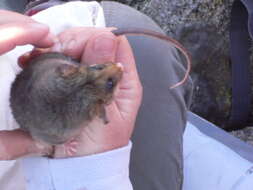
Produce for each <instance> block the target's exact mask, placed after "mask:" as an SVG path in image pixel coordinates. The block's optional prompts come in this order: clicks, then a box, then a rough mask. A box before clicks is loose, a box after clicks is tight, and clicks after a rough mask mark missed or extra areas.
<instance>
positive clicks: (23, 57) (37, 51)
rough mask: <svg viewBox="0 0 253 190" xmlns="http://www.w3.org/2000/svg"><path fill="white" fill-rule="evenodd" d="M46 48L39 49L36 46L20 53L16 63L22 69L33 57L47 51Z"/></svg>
mask: <svg viewBox="0 0 253 190" xmlns="http://www.w3.org/2000/svg"><path fill="white" fill-rule="evenodd" d="M47 51H48V49H40V48H36V49H33V50H32V51H29V52H27V53H25V54H23V55H21V56H20V57H19V58H18V65H19V66H20V67H21V68H22V69H24V68H26V67H27V66H28V63H29V62H30V61H31V60H32V59H34V58H35V57H37V56H39V55H41V54H43V53H45V52H47Z"/></svg>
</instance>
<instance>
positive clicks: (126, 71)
mask: <svg viewBox="0 0 253 190" xmlns="http://www.w3.org/2000/svg"><path fill="white" fill-rule="evenodd" d="M111 30H112V28H103V29H102V28H87V27H80V28H73V29H70V30H67V31H65V32H63V33H61V34H60V35H59V36H58V42H57V43H56V44H55V45H54V46H53V47H52V48H51V51H59V52H63V53H64V54H67V55H69V56H71V57H73V58H75V59H79V60H80V61H81V64H88V65H91V64H102V63H105V62H120V63H121V64H122V66H123V77H122V79H121V81H120V82H119V84H118V87H117V90H116V91H115V93H114V98H113V101H112V102H111V103H110V104H109V105H107V106H106V115H107V118H108V120H109V123H108V124H106V125H105V124H104V123H103V122H102V121H101V119H99V118H96V119H94V120H93V121H92V122H91V123H90V124H89V125H87V126H83V128H82V130H81V132H80V133H79V135H78V136H76V137H75V138H74V139H70V141H69V142H67V143H65V144H64V145H58V146H55V147H54V155H53V156H54V157H56V158H64V157H76V156H85V155H91V154H96V153H102V152H106V151H110V150H113V149H116V148H119V147H123V146H125V145H127V144H128V142H129V139H130V137H131V135H132V132H133V129H134V125H135V119H136V116H137V112H138V109H139V106H140V103H141V99H142V86H141V83H140V80H139V77H138V73H137V69H136V65H135V60H134V57H133V54H132V50H131V47H130V45H129V43H128V41H127V39H126V38H125V37H124V36H120V37H116V36H115V35H114V34H112V33H111ZM2 133H3V132H2ZM2 133H1V132H0V137H1V135H3V134H2ZM5 133H6V132H5ZM15 133H16V134H15ZM18 133H19V134H18ZM7 134H8V139H9V140H10V139H11V138H12V136H13V137H14V135H16V137H17V136H19V138H16V139H18V140H16V141H12V145H10V144H8V143H6V142H5V141H2V140H4V138H3V139H1V138H0V145H1V144H2V145H4V147H5V148H4V149H3V148H2V150H1V146H0V159H5V158H4V157H7V156H8V159H16V158H18V157H22V156H24V155H27V154H37V155H45V154H46V153H49V152H51V151H52V150H51V148H50V146H47V145H45V144H41V143H39V142H36V141H35V140H33V139H32V138H31V136H29V135H28V134H24V132H20V131H19V130H17V131H12V132H8V133H7ZM20 134H21V135H20ZM5 136H6V134H5ZM5 139H6V138H5ZM22 139H23V140H22ZM13 140H14V139H13ZM1 141H2V142H1ZM15 143H18V144H19V145H21V144H22V145H21V146H19V147H20V148H19V149H18V148H16V150H14V149H15ZM13 144H14V145H13ZM6 146H7V147H10V149H9V151H8V148H6ZM3 150H7V154H5V155H4V154H2V157H1V152H2V151H3ZM13 152H15V154H14V153H13ZM6 155H7V156H6Z"/></svg>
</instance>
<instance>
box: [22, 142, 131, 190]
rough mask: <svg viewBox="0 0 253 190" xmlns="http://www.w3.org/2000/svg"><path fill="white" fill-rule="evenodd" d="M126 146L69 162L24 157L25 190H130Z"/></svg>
mask: <svg viewBox="0 0 253 190" xmlns="http://www.w3.org/2000/svg"><path fill="white" fill-rule="evenodd" d="M130 150H131V142H130V143H129V144H128V146H126V147H123V148H119V149H116V150H113V151H109V152H105V153H102V154H95V155H91V156H85V157H80V158H79V157H78V158H70V159H48V158H41V157H38V158H36V157H35V158H26V159H24V160H23V162H22V163H23V168H24V172H25V176H26V182H27V190H51V189H52V190H132V185H131V183H130V180H129V173H128V171H129V159H130Z"/></svg>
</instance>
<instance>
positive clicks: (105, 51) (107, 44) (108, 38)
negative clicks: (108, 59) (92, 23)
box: [93, 33, 116, 56]
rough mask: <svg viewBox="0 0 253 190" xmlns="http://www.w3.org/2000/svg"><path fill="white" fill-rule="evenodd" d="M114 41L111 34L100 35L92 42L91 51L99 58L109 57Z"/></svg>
mask: <svg viewBox="0 0 253 190" xmlns="http://www.w3.org/2000/svg"><path fill="white" fill-rule="evenodd" d="M115 46H116V39H115V37H114V36H113V34H107V33H104V34H100V35H99V36H97V38H96V39H95V41H94V45H93V50H94V52H96V53H98V54H99V55H101V56H110V55H112V54H113V53H114V49H115Z"/></svg>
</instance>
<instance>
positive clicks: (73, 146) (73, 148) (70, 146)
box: [63, 139, 78, 157]
mask: <svg viewBox="0 0 253 190" xmlns="http://www.w3.org/2000/svg"><path fill="white" fill-rule="evenodd" d="M63 146H64V149H65V154H66V156H67V157H72V156H75V155H76V153H77V146H78V142H77V140H76V139H71V140H69V141H68V142H66V143H65V144H64V145H63Z"/></svg>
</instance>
